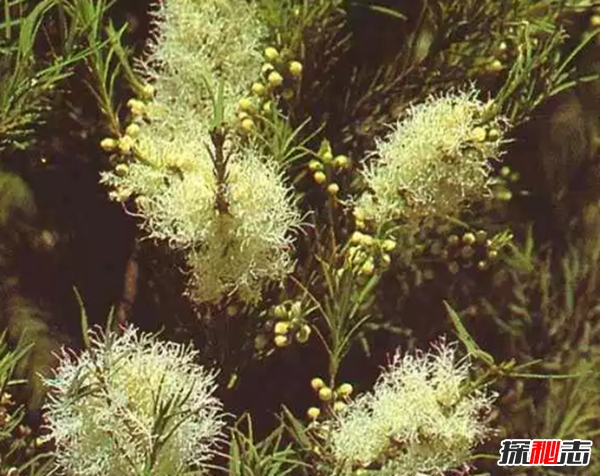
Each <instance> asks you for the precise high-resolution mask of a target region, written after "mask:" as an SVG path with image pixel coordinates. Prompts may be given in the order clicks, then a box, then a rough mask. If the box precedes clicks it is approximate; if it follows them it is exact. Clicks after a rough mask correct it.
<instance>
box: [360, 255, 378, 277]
mask: <svg viewBox="0 0 600 476" xmlns="http://www.w3.org/2000/svg"><path fill="white" fill-rule="evenodd" d="M360 272H361V274H366V275H367V276H371V275H372V274H373V273H374V272H375V262H374V261H373V259H372V258H369V259H368V260H367V261H365V262H364V263H363V265H362V266H361V268H360Z"/></svg>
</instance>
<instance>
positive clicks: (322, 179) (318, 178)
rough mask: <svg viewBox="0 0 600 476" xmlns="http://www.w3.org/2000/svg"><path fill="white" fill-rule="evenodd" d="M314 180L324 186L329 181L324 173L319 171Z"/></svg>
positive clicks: (314, 175)
mask: <svg viewBox="0 0 600 476" xmlns="http://www.w3.org/2000/svg"><path fill="white" fill-rule="evenodd" d="M313 179H314V180H315V182H317V183H318V184H322V183H323V182H325V180H327V176H326V175H325V174H324V173H323V172H321V171H319V172H315V173H314V174H313Z"/></svg>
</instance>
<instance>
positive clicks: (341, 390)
mask: <svg viewBox="0 0 600 476" xmlns="http://www.w3.org/2000/svg"><path fill="white" fill-rule="evenodd" d="M353 391H354V388H353V387H352V385H351V384H349V383H343V384H341V385H340V386H339V387H338V389H337V394H338V395H339V396H340V397H349V396H350V395H351V394H352V392H353Z"/></svg>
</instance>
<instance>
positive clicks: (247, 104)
mask: <svg viewBox="0 0 600 476" xmlns="http://www.w3.org/2000/svg"><path fill="white" fill-rule="evenodd" d="M238 107H239V108H240V110H242V111H246V112H250V111H252V108H253V107H252V101H251V100H250V99H249V98H242V99H240V100H239V102H238Z"/></svg>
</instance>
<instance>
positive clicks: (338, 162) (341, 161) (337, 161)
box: [333, 155, 350, 170]
mask: <svg viewBox="0 0 600 476" xmlns="http://www.w3.org/2000/svg"><path fill="white" fill-rule="evenodd" d="M348 165H350V160H349V159H348V157H346V156H345V155H338V156H337V157H335V158H334V159H333V166H334V167H335V168H336V169H342V170H343V169H347V168H348Z"/></svg>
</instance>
